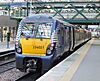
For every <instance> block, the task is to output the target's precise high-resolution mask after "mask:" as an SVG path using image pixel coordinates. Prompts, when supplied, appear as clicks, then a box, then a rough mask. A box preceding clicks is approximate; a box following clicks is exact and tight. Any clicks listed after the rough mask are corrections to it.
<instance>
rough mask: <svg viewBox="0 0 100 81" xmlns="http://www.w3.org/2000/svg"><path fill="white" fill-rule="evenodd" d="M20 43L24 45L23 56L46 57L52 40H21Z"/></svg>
mask: <svg viewBox="0 0 100 81" xmlns="http://www.w3.org/2000/svg"><path fill="white" fill-rule="evenodd" d="M20 43H21V45H22V54H27V55H28V54H29V55H36V56H45V55H46V49H47V47H48V45H49V44H50V39H39V38H28V39H26V38H21V39H20Z"/></svg>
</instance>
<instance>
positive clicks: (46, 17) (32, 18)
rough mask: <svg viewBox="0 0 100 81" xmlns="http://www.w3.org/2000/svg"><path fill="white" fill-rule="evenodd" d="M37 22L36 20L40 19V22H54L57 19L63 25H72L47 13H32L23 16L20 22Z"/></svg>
mask: <svg viewBox="0 0 100 81" xmlns="http://www.w3.org/2000/svg"><path fill="white" fill-rule="evenodd" d="M33 21H34V22H38V21H41V22H55V21H58V22H60V23H63V24H64V25H68V26H73V25H72V24H70V23H68V22H65V21H62V20H60V19H57V18H55V17H52V16H50V15H47V14H33V15H31V16H28V17H25V18H23V19H22V22H33Z"/></svg>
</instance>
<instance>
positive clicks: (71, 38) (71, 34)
mask: <svg viewBox="0 0 100 81" xmlns="http://www.w3.org/2000/svg"><path fill="white" fill-rule="evenodd" d="M70 43H71V45H70V50H71V51H73V49H74V44H75V38H74V28H73V27H70Z"/></svg>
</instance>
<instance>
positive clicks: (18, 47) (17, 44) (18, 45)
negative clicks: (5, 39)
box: [15, 42, 22, 54]
mask: <svg viewBox="0 0 100 81" xmlns="http://www.w3.org/2000/svg"><path fill="white" fill-rule="evenodd" d="M15 49H16V52H17V53H19V54H22V48H21V44H20V43H19V42H16V43H15Z"/></svg>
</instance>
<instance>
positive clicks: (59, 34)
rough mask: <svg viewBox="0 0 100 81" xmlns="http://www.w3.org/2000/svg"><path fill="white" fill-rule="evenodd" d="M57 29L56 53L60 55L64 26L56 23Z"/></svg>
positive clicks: (62, 47)
mask: <svg viewBox="0 0 100 81" xmlns="http://www.w3.org/2000/svg"><path fill="white" fill-rule="evenodd" d="M58 26H59V29H58V31H57V35H58V46H57V55H61V54H63V52H64V41H65V40H64V33H65V31H64V27H63V25H62V24H60V25H58Z"/></svg>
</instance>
